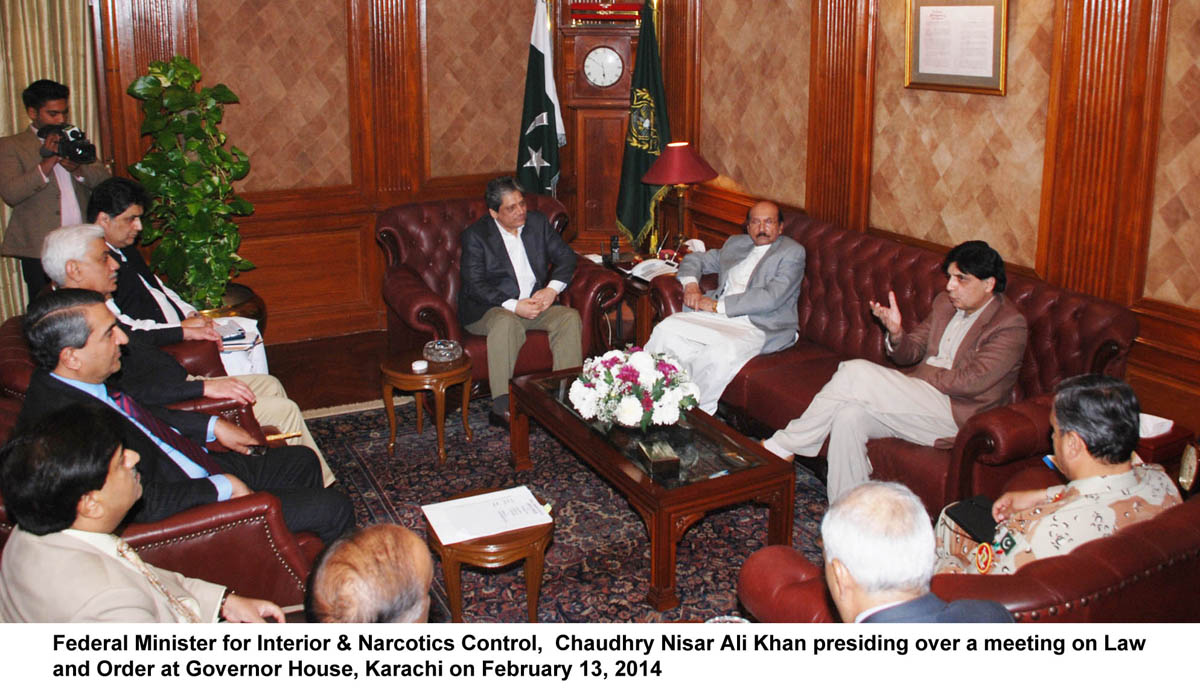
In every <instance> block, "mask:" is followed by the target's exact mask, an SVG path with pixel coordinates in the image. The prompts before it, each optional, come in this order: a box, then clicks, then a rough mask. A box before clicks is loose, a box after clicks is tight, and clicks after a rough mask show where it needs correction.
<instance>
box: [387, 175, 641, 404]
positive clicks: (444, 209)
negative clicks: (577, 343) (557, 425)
mask: <svg viewBox="0 0 1200 692" xmlns="http://www.w3.org/2000/svg"><path fill="white" fill-rule="evenodd" d="M525 201H526V202H527V204H528V206H529V209H530V210H538V211H541V212H542V213H543V214H545V215H546V217H547V218H548V219H549V221H550V224H551V226H553V227H554V228H555V230H557V231H558V232H559V233H560V234H561V233H563V231H564V230H565V229H566V226H567V211H566V208H565V207H563V205H562V204H561V203H560V202H559V201H558V200H556V199H554V198H553V197H547V196H544V195H536V194H529V195H526V196H525ZM486 214H487V205H486V204H485V203H484V201H483V198H482V196H479V197H470V198H464V199H446V200H435V201H431V202H412V203H410V204H402V205H399V206H395V207H391V208H389V209H386V210H384V211H383V213H381V214H380V215H379V219H378V221H377V222H376V224H375V240H376V242H377V243H379V246H380V248H382V249H383V255H384V259H385V260H386V263H387V268H386V270H385V273H384V279H383V299H384V302H385V303H387V316H388V345H389V349H390V350H391V351H392V352H393V353H395V352H399V351H402V350H405V349H409V348H415V347H420V346H422V345H424V344H425V342H427V341H429V340H431V339H454V340H455V341H458V342H459V343H461V344H462V345H463V348H464V349H465V350H466V351H467V353H469V354H471V364H472V372H471V378H472V379H473V380H474V381H475V388H476V391H477V393H478V392H480V391H481V388H482V387H486V386H487V339H486V337H482V336H476V335H474V334H471V333H469V332H467V331H466V330H465V329H463V327H462V325H460V324H459V322H458V291H459V287H460V276H459V261H460V259H461V250H460V249H459V243H458V238H459V235H460V234H461V233H462V232H463V230H464V229H466V227H467V226H469V225H471V224H472V223H473V222H474V221H475V220H476V219H478V218H480V217H481V216H484V215H486ZM623 291H624V284H623V282H622V280H621V277H620V276H619V275H617V274H616V273H615V272H612V271H610V270H608V269H604V268H603V267H601V266H599V265H596V264H593V263H592V262H590V261H588V260H586V259H584V258H583V257H580V258H579V261H578V262H577V263H576V265H575V276H574V278H572V280H571V283H570V284H569V285H568V286H567V289H566V290H565V291H563V293H562V295H561V296H559V300H560V301H561V302H562V304H563V305H566V306H568V307H572V308H575V309H576V310H578V311H579V316H580V318H581V320H582V322H583V353H584V356H585V357H586V356H587V355H591V354H595V353H601V352H603V351H605V350H606V349H607V344H606V343H605V340H604V338H603V336H602V335H604V334H605V333H606V331H605V328H604V319H605V314H606V313H607V311H608V310H609V309H611V308H613V307H615V306H616V305H617V304H618V303H619V301H620V300H621V296H622V294H623ZM552 365H553V359H552V357H551V355H550V343H549V341H548V339H547V338H546V332H540V331H536V332H530V333H529V335H528V339H527V341H526V342H525V345H524V346H523V347H522V348H521V353H520V356H519V357H518V358H517V364H516V370H515V371H514V373H513V374H514V375H525V374H529V373H533V372H541V371H548V370H550V369H551V367H552Z"/></svg>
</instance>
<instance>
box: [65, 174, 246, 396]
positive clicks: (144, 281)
mask: <svg viewBox="0 0 1200 692" xmlns="http://www.w3.org/2000/svg"><path fill="white" fill-rule="evenodd" d="M149 206H150V200H149V198H148V197H147V195H146V190H145V189H144V188H143V187H142V186H141V184H140V183H138V182H137V181H134V180H130V179H129V178H120V177H116V178H109V179H108V180H106V181H104V182H103V183H101V184H99V185H97V186H96V188H95V189H94V190H92V196H91V199H90V200H89V201H88V205H87V218H86V221H87V223H89V224H96V225H97V226H99V227H101V228H102V229H104V238H105V242H107V243H108V247H109V250H110V251H111V252H112V255H113V257H114V258H115V259H116V260H117V267H118V269H117V290H116V291H114V292H113V296H112V298H113V300H112V302H111V303H110V304H109V307H110V308H114V312H115V313H116V315H117V318H118V319H120V320H121V322H123V323H124V324H126V325H128V326H130V327H132V328H134V329H137V330H169V331H171V333H173V334H175V337H174V338H175V339H176V340H179V339H180V338H186V339H211V340H219V339H220V337H219V336H218V334H217V332H216V330H215V328H216V327H217V326H218V324H227V323H233V324H236V325H237V326H238V327H241V328H242V330H243V331H244V332H245V337H244V338H243V339H239V340H237V343H238V344H241V345H242V346H244V345H246V344H253V345H251V346H249V347H248V348H243V347H242V346H239V347H236V348H235V347H234V346H232V345H230V346H229V347H228V348H223V349H222V351H221V362H222V363H223V364H224V365H225V371H226V372H228V373H229V374H230V375H248V374H251V373H256V374H260V375H265V374H266V373H267V349H266V346H265V345H264V344H263V343H262V338H261V337H260V336H259V332H258V323H257V322H256V321H255V320H252V319H250V318H248V317H220V318H218V319H217V320H212V319H209V318H207V317H204V316H203V315H201V314H200V313H199V312H197V311H196V308H195V307H193V306H192V305H191V303H188V302H187V301H186V300H184V299H183V298H181V297H179V294H178V293H176V292H175V291H172V290H171V289H170V288H167V286H166V284H164V283H163V282H162V280H161V279H159V278H158V277H157V276H155V274H154V272H152V271H150V267H148V266H146V261H145V260H144V259H142V255H141V253H139V252H138V250H137V245H136V241H137V237H138V234H139V233H141V231H142V213H143V212H144V211H145V210H146V209H148V208H149ZM223 346H224V344H223Z"/></svg>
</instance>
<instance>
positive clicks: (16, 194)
mask: <svg viewBox="0 0 1200 692" xmlns="http://www.w3.org/2000/svg"><path fill="white" fill-rule="evenodd" d="M70 96H71V90H70V89H69V88H67V86H66V85H65V84H59V83H58V82H52V81H50V80H49V79H39V80H37V81H36V82H34V83H33V84H30V85H29V87H28V88H26V89H25V91H24V92H23V93H22V94H21V98H22V100H23V101H24V103H25V112H26V114H28V115H29V120H30V121H31V122H30V126H29V128H28V129H26V130H25V131H23V132H19V133H17V134H15V135H11V136H9V137H4V138H2V139H0V197H3V198H4V202H5V203H6V204H8V206H10V207H12V210H13V211H12V217H11V218H10V219H9V220H8V228H7V229H6V230H5V233H4V245H3V254H4V255H5V256H7V257H16V258H17V259H19V260H21V272H22V273H23V274H24V277H25V286H26V288H27V290H28V293H29V300H30V301H32V300H33V299H34V297H36V296H37V294H38V293H39V292H40V291H41V290H42V288H44V287H45V286H46V284H47V283H49V282H48V281H47V280H46V275H45V274H43V273H42V265H41V262H39V261H38V258H39V257H41V256H42V255H41V252H42V239H43V238H45V237H46V234H47V233H49V232H50V231H52V230H54V229H56V228H58V227H59V226H67V225H70V224H77V223H82V222H83V211H84V210H85V209H86V208H87V203H88V195H89V194H90V193H91V189H92V188H94V187H95V186H96V185H97V184H98V183H100V181H102V180H104V179H105V178H108V177H109V176H110V175H111V174H110V173H109V172H108V169H107V168H105V167H104V164H102V163H99V162H94V163H86V164H80V163H76V162H74V161H70V160H67V159H64V158H61V157H60V156H58V154H57V153H55V152H57V151H58V140H59V134H58V133H57V132H52V133H49V134H47V135H46V139H45V141H42V139H41V138H39V137H38V135H37V132H38V130H40V129H41V128H43V127H45V126H47V125H62V124H64V123H66V122H67V116H68V115H69V113H70V111H69V109H68V107H67V99H68V98H70Z"/></svg>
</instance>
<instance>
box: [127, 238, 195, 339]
mask: <svg viewBox="0 0 1200 692" xmlns="http://www.w3.org/2000/svg"><path fill="white" fill-rule="evenodd" d="M109 252H111V253H112V255H113V257H115V258H116V259H117V265H118V268H117V291H116V293H114V294H113V302H114V303H116V304H117V307H118V308H120V309H121V312H122V313H123V314H125V315H128V316H130V317H132V318H133V319H135V320H153V321H155V322H166V321H167V316H166V315H164V314H163V310H162V307H160V306H159V304H158V301H156V300H154V296H153V295H151V293H150V291H149V290H148V289H147V288H146V285H145V284H144V283H142V278H145V279H146V281H148V282H150V284H151V285H152V286H158V287H159V288H161V287H162V282H161V281H159V279H158V277H157V276H155V275H154V272H152V271H150V267H149V266H147V265H146V260H145V258H143V257H142V253H140V252H138V251H137V248H136V247H134V246H132V245H130V246H129V247H126V248H121V249H119V250H118V249H112V248H110V249H109ZM176 312H177V313H178V316H179V319H181V320H182V319H183V318H185V317H187V315H186V314H184V311H183V309H182V308H178V307H177V308H176Z"/></svg>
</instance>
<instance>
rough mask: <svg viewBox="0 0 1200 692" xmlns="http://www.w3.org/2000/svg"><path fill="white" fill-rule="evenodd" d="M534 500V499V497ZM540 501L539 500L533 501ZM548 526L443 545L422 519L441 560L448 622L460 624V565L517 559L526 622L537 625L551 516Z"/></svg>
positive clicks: (500, 564)
mask: <svg viewBox="0 0 1200 692" xmlns="http://www.w3.org/2000/svg"><path fill="white" fill-rule="evenodd" d="M497 490H500V488H483V489H480V490H471V491H468V492H465V493H459V494H458V495H454V496H452V497H450V498H448V499H450V500H457V499H459V498H463V497H472V496H474V495H482V494H483V493H490V492H495V491H497ZM535 497H536V496H535ZM537 500H538V502H541V501H542V499H541V498H537ZM551 520H552V521H551V522H550V523H549V524H538V525H537V526H529V527H526V528H523V529H517V530H515V531H505V532H504V533H497V534H493V535H491V536H483V537H481V538H475V539H472V540H469V541H461V542H459V543H451V544H450V545H443V544H442V540H441V539H440V538H439V537H438V535H437V532H436V531H434V530H433V525H432V524H430V523H429V520H428V519H426V520H425V536H426V537H427V538H426V540H427V541H428V543H429V549H430V550H432V551H433V552H435V553H437V555H438V557H439V558H440V559H441V561H442V576H443V577H444V578H445V580H446V595H447V596H448V597H449V598H450V619H451V621H452V622H462V621H463V605H462V580H461V579H460V576H461V573H462V566H463V564H468V565H475V566H476V567H488V568H493V567H503V566H504V565H509V564H512V563H514V562H516V561H517V560H524V561H525V591H526V596H525V597H526V600H527V602H528V606H529V621H530V622H537V621H538V617H537V611H538V596H539V595H540V594H541V590H542V567H543V566H544V564H545V560H546V546H547V545H549V543H550V537H551V536H552V535H553V534H554V521H553V515H551Z"/></svg>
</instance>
